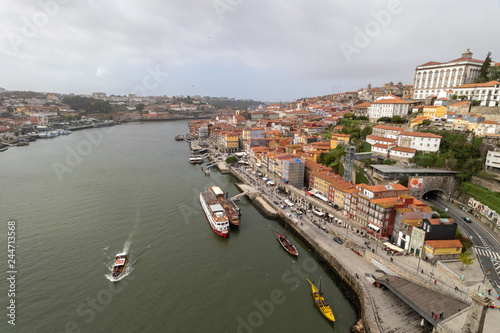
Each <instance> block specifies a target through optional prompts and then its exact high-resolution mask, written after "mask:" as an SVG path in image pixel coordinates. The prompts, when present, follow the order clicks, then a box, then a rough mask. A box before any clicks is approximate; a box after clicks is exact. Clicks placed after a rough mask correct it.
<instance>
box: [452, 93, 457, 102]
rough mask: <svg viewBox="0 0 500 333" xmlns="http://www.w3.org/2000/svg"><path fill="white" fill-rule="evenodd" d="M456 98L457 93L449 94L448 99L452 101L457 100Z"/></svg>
mask: <svg viewBox="0 0 500 333" xmlns="http://www.w3.org/2000/svg"><path fill="white" fill-rule="evenodd" d="M457 98H458V96H457V94H453V95H451V96H450V99H451V100H452V101H456V100H457Z"/></svg>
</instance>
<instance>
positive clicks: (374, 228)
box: [368, 223, 380, 231]
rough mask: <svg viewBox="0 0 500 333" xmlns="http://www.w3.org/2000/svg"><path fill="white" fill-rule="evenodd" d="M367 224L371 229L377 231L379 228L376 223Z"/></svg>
mask: <svg viewBox="0 0 500 333" xmlns="http://www.w3.org/2000/svg"><path fill="white" fill-rule="evenodd" d="M368 226H369V227H370V228H372V229H373V230H375V231H379V230H380V227H377V226H376V225H374V224H371V223H368Z"/></svg>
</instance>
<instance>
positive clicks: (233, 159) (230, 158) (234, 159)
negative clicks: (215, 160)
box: [226, 156, 238, 164]
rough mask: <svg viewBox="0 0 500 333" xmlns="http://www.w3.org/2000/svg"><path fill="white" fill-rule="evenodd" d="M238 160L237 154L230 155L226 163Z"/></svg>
mask: <svg viewBox="0 0 500 333" xmlns="http://www.w3.org/2000/svg"><path fill="white" fill-rule="evenodd" d="M237 162H238V158H237V157H236V156H229V157H228V158H226V163H227V164H234V163H237Z"/></svg>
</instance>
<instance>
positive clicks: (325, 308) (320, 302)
mask: <svg viewBox="0 0 500 333" xmlns="http://www.w3.org/2000/svg"><path fill="white" fill-rule="evenodd" d="M306 280H307V282H309V283H310V284H311V287H312V296H313V299H314V304H315V305H316V307H317V308H318V309H319V311H321V313H322V314H323V316H325V317H326V319H328V320H330V321H333V322H334V321H335V317H334V316H333V312H332V309H331V308H330V305H328V302H327V301H326V299H325V296H323V293H322V292H321V278H320V280H319V289H318V288H316V286H315V285H314V284H313V283H312V282H311V281H309V279H308V278H306Z"/></svg>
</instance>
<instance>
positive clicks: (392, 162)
mask: <svg viewBox="0 0 500 333" xmlns="http://www.w3.org/2000/svg"><path fill="white" fill-rule="evenodd" d="M396 163H397V162H396V161H394V160H391V159H389V158H388V159H386V160H385V161H384V163H382V164H384V165H393V164H396Z"/></svg>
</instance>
